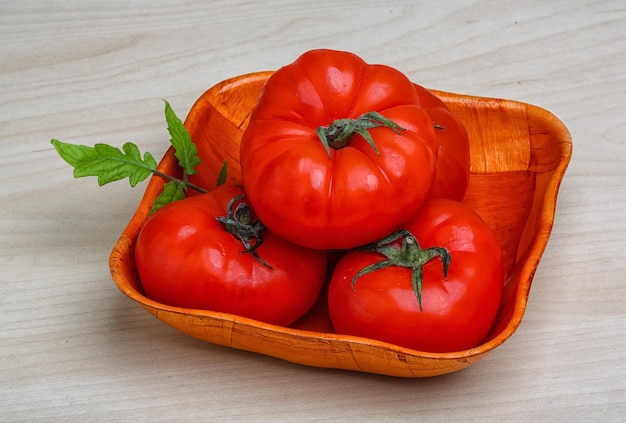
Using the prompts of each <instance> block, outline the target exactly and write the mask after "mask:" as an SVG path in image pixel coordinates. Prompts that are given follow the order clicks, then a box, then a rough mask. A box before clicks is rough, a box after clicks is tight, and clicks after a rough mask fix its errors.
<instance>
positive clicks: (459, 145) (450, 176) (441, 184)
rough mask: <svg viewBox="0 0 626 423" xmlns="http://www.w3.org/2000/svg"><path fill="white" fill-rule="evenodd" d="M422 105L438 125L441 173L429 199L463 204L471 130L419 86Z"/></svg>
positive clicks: (438, 165) (467, 181) (437, 99)
mask: <svg viewBox="0 0 626 423" xmlns="http://www.w3.org/2000/svg"><path fill="white" fill-rule="evenodd" d="M415 88H416V90H417V94H418V96H419V98H420V105H421V106H422V108H423V109H424V110H425V111H426V113H428V116H430V118H431V119H432V121H433V122H434V124H435V127H436V131H435V134H436V136H437V172H436V176H435V182H434V183H433V186H432V187H431V189H430V192H429V194H428V198H450V199H452V200H457V201H461V200H462V199H463V196H464V195H465V191H466V190H467V185H468V183H469V173H470V146H469V137H468V135H467V130H466V129H465V126H464V125H463V123H462V122H461V121H460V120H459V119H457V117H456V116H454V114H453V113H452V112H451V111H450V109H449V108H448V106H446V104H445V103H444V102H443V101H441V99H439V97H437V96H436V95H434V94H433V93H431V92H430V91H428V90H427V89H426V88H424V87H422V86H420V85H417V84H415Z"/></svg>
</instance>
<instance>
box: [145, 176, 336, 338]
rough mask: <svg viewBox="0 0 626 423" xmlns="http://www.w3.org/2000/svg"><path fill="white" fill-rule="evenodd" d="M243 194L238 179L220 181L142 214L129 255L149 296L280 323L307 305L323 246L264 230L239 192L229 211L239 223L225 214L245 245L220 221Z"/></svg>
mask: <svg viewBox="0 0 626 423" xmlns="http://www.w3.org/2000/svg"><path fill="white" fill-rule="evenodd" d="M242 194H243V190H242V189H241V188H240V187H237V186H235V185H223V186H221V187H219V188H217V189H216V190H215V191H212V192H209V193H208V194H201V195H195V196H192V197H189V198H186V199H184V200H180V201H176V202H173V203H170V204H167V205H165V206H164V207H162V208H161V209H159V210H158V211H157V212H155V213H154V214H153V215H152V216H151V217H150V218H149V219H148V220H147V221H146V223H145V225H144V226H143V228H142V229H141V232H140V233H139V236H138V238H137V243H136V247H135V260H136V263H137V270H138V272H139V278H140V280H141V284H142V286H143V289H144V291H145V293H146V295H147V296H148V297H149V298H151V299H153V300H155V301H158V302H161V303H164V304H168V305H172V306H178V307H185V308H193V309H206V310H212V311H219V312H226V313H232V314H236V315H240V316H244V317H250V318H253V319H257V320H260V321H264V322H267V323H273V324H277V325H283V326H287V325H289V324H291V323H292V322H294V321H295V320H296V319H298V318H299V317H301V316H302V315H303V314H305V313H306V312H307V311H308V310H309V308H311V306H312V305H313V304H314V302H315V300H316V299H317V296H318V295H319V293H320V290H321V287H322V285H323V283H324V277H325V270H326V260H327V259H326V253H325V252H322V251H315V250H310V249H307V248H304V247H300V246H297V245H293V244H291V243H289V242H287V241H285V240H283V239H281V238H279V237H277V236H276V235H274V234H272V233H271V232H269V231H267V230H262V226H261V224H260V223H259V221H256V222H254V220H252V221H250V219H248V218H249V217H251V216H250V214H249V213H246V212H248V211H250V209H249V208H246V206H245V205H243V206H240V205H241V204H242V203H241V200H238V201H235V202H234V203H233V204H232V207H231V213H230V214H231V215H236V217H237V218H238V221H239V223H234V222H233V221H232V220H231V221H230V222H229V225H231V226H239V225H240V224H243V229H244V231H243V233H244V235H247V236H243V237H242V239H243V240H244V242H247V243H248V245H249V247H250V248H249V250H250V251H253V252H250V251H248V252H246V247H245V246H244V243H242V241H241V240H240V239H238V238H237V237H236V236H234V235H233V234H231V233H230V232H228V231H227V230H226V228H225V226H224V225H223V224H222V223H220V222H219V221H218V218H221V217H226V216H228V214H229V213H228V210H227V208H228V203H229V202H230V200H232V199H233V198H237V197H238V196H240V195H242ZM233 217H234V216H233ZM246 223H251V224H250V225H247V226H246V225H245V224H246ZM261 241H262V242H261ZM268 265H269V266H271V268H270V267H269V266H268Z"/></svg>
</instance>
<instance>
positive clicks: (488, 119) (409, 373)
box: [110, 72, 572, 378]
mask: <svg viewBox="0 0 626 423" xmlns="http://www.w3.org/2000/svg"><path fill="white" fill-rule="evenodd" d="M270 74H271V72H261V73H254V74H249V75H243V76H239V77H235V78H232V79H229V80H227V81H224V82H222V83H220V84H218V85H216V86H214V87H213V88H211V89H209V90H208V91H207V92H205V93H204V94H203V95H202V96H201V97H200V98H199V99H198V101H197V102H196V103H195V105H194V106H193V108H192V109H191V111H190V113H189V115H188V117H187V119H186V121H185V125H186V126H187V128H188V129H189V131H190V132H191V135H192V139H193V140H194V141H195V142H196V143H202V142H208V143H211V144H210V145H214V146H215V149H214V153H215V158H216V160H215V162H216V163H219V164H221V163H222V161H223V160H224V159H225V158H226V159H227V160H228V161H229V164H230V169H229V170H230V172H231V175H235V176H236V175H237V173H238V172H239V171H240V170H239V169H238V151H239V141H240V139H241V135H242V133H243V131H244V129H245V128H246V126H247V122H248V118H249V115H250V112H251V111H252V109H253V108H254V106H255V104H256V102H257V99H258V97H259V95H260V92H261V89H262V87H263V84H264V83H265V81H266V80H267V78H268V77H269V75H270ZM433 93H435V94H436V95H437V96H439V97H440V98H441V99H442V100H443V101H444V102H445V103H446V104H447V105H448V107H450V109H451V110H452V112H453V113H455V114H456V116H457V117H458V118H459V119H460V120H461V121H462V122H463V123H464V124H465V127H466V129H467V131H468V133H469V137H470V142H471V176H470V183H469V188H468V191H467V194H466V196H465V199H464V202H465V203H467V204H469V205H470V206H472V207H473V208H474V209H475V210H476V211H477V212H478V213H479V214H480V215H481V216H482V217H483V219H484V220H485V221H486V222H487V224H488V225H489V226H490V227H491V228H492V229H493V230H494V232H495V234H496V236H497V238H498V240H499V241H500V243H501V246H502V250H503V255H504V263H505V270H506V275H507V276H506V283H505V287H504V295H503V298H502V303H501V306H500V310H499V313H498V316H497V318H496V321H495V323H494V325H493V328H492V330H491V332H490V334H489V335H488V336H487V338H486V339H485V340H484V341H483V342H482V343H481V344H480V345H478V346H477V347H475V348H471V349H468V350H464V351H454V352H449V353H427V352H422V351H415V350H411V349H408V348H403V347H400V346H397V345H392V344H389V343H385V342H380V341H376V340H372V339H366V338H359V337H354V336H346V335H340V334H336V333H334V331H333V329H332V325H331V324H330V319H329V317H328V310H327V307H326V298H325V297H324V295H322V296H320V299H319V301H318V303H317V304H316V306H315V307H314V308H313V309H312V310H311V311H310V312H309V313H308V314H307V315H306V316H304V317H303V318H302V319H301V320H299V321H298V322H296V323H295V324H294V325H292V326H290V327H282V326H276V325H271V324H267V323H263V322H259V321H256V320H252V319H248V318H244V317H241V316H236V315H231V314H226V313H217V312H212V311H206V310H193V309H185V308H179V307H171V306H168V305H166V304H161V303H158V302H155V301H153V300H151V299H149V298H147V297H146V296H145V295H144V293H143V291H142V288H141V281H140V280H139V278H138V276H137V271H136V268H135V264H134V259H133V249H134V242H135V240H136V238H137V234H138V233H139V230H140V229H141V227H142V225H143V224H144V222H145V221H146V218H147V216H148V212H149V210H150V208H151V206H152V203H153V201H154V200H155V198H156V197H157V195H158V194H159V192H160V190H161V189H162V186H163V180H162V179H161V178H159V177H153V178H152V179H151V180H150V182H149V184H148V187H147V189H146V192H145V194H144V196H143V198H142V200H141V202H140V204H139V206H138V208H137V211H136V212H135V214H134V216H133V217H132V219H131V221H130V223H129V224H128V226H127V227H126V229H125V230H124V232H123V233H122V235H121V236H120V238H119V240H118V241H117V243H116V245H115V247H114V248H113V251H112V253H111V257H110V268H111V273H112V276H113V279H114V281H115V283H116V284H117V286H118V287H119V289H120V290H121V291H122V292H123V293H124V294H126V295H127V296H128V297H130V298H131V299H133V300H135V301H137V302H138V303H140V304H141V305H142V306H143V307H144V308H145V309H146V310H147V311H148V312H150V313H151V314H153V315H154V316H155V317H156V318H158V319H159V320H161V321H163V322H165V323H167V324H168V325H170V326H172V327H174V328H176V329H178V330H180V331H182V332H184V333H186V334H188V335H191V336H194V337H196V338H199V339H202V340H205V341H208V342H212V343H215V344H219V345H224V346H227V347H231V348H236V349H240V350H246V351H252V352H256V353H260V354H265V355H268V356H272V357H276V358H279V359H282V360H287V361H290V362H294V363H300V364H303V365H308V366H316V367H326V368H336V369H346V370H355V371H361V372H369V373H377V374H383V375H390V376H399V377H409V378H414V377H427V376H435V375H441V374H446V373H451V372H454V371H457V370H460V369H463V368H465V367H467V366H469V365H471V364H473V363H476V362H477V361H478V360H480V359H481V358H483V357H484V356H485V355H486V354H488V353H489V352H491V351H492V350H493V349H494V348H496V347H497V346H499V345H500V344H502V343H503V342H504V341H505V340H506V339H507V338H509V337H510V336H511V335H512V334H513V333H514V332H515V330H516V329H517V327H518V326H519V324H520V322H521V320H522V317H523V315H524V310H525V308H526V304H527V300H528V294H529V291H530V287H531V284H532V280H533V275H534V273H535V270H536V268H537V266H538V265H539V260H540V258H541V255H542V254H543V251H544V249H545V247H546V244H547V242H548V237H549V235H550V231H551V229H552V224H553V219H554V212H555V205H556V199H557V192H558V189H559V185H560V182H561V180H562V178H563V175H564V173H565V170H566V168H567V165H568V163H569V159H570V156H571V149H572V142H571V138H570V135H569V132H568V131H567V129H566V128H565V126H564V125H563V124H562V123H561V122H560V121H559V120H558V119H557V118H556V117H555V116H554V115H552V114H551V113H550V112H548V111H546V110H544V109H541V108H539V107H536V106H532V105H529V104H524V103H519V102H515V101H509V100H501V99H492V98H481V97H472V96H466V95H459V94H452V93H446V92H440V91H434V90H433ZM159 168H160V170H161V171H163V172H167V173H172V174H175V173H176V172H178V169H177V163H176V159H175V157H174V155H173V151H171V150H170V151H168V152H167V154H166V155H165V156H164V157H163V159H162V160H161V162H160V164H159ZM217 171H219V169H215V172H217ZM235 176H233V177H235Z"/></svg>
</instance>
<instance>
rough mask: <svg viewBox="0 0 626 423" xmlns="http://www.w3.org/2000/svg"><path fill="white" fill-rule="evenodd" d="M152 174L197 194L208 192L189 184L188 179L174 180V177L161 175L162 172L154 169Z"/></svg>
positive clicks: (165, 174)
mask: <svg viewBox="0 0 626 423" xmlns="http://www.w3.org/2000/svg"><path fill="white" fill-rule="evenodd" d="M152 173H154V174H155V175H156V176H160V177H161V178H164V179H167V180H168V181H173V182H176V183H179V184H181V185H183V186H186V187H189V188H191V189H193V190H195V191H198V192H199V193H202V194H205V193H207V192H208V191H207V190H206V189H204V188H201V187H199V186H198V185H196V184H194V183H191V182H189V179H180V178H176V177H174V176H172V175H168V174H167V173H163V172H161V171H159V170H156V169H154V170H152Z"/></svg>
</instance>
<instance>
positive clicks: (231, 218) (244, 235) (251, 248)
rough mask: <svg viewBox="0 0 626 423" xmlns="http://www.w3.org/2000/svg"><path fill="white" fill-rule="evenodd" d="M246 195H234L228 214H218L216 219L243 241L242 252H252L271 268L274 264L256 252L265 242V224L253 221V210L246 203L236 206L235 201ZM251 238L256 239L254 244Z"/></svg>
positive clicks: (259, 260) (229, 203)
mask: <svg viewBox="0 0 626 423" xmlns="http://www.w3.org/2000/svg"><path fill="white" fill-rule="evenodd" d="M244 197H245V194H242V195H237V196H235V197H233V198H232V199H231V200H230V201H229V202H228V205H227V206H226V213H227V215H226V216H218V217H217V218H216V219H217V221H218V222H220V223H221V224H222V225H223V226H224V229H226V231H227V232H228V233H229V234H231V235H233V236H234V237H235V238H237V239H238V240H239V241H241V243H242V244H243V246H244V248H245V250H244V251H241V253H250V254H252V255H253V256H254V258H255V259H256V260H257V261H258V262H259V263H261V264H262V265H264V266H267V267H269V268H270V269H271V268H272V266H270V265H269V264H267V263H266V262H265V261H264V260H263V259H262V258H261V257H259V254H258V253H257V252H256V249H257V248H259V247H260V246H261V244H262V243H263V231H264V230H265V225H264V224H263V222H261V221H260V220H258V219H257V220H255V221H252V210H250V206H248V205H247V204H246V203H243V202H240V203H239V204H237V207H235V203H236V202H237V201H239V200H241V199H243V198H244ZM233 208H234V210H233ZM251 240H254V244H251V243H250V241H251Z"/></svg>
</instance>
